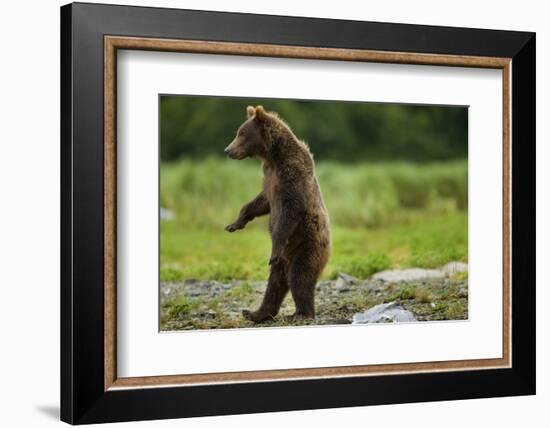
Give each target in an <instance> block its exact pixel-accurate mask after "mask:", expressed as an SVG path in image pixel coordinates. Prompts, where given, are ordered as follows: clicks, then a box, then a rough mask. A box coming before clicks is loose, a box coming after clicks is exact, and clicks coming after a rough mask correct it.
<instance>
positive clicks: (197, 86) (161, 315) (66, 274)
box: [61, 3, 535, 424]
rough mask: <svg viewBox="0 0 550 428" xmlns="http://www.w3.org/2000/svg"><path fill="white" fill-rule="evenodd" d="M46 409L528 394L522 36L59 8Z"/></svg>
mask: <svg viewBox="0 0 550 428" xmlns="http://www.w3.org/2000/svg"><path fill="white" fill-rule="evenodd" d="M61 105H62V111H61V129H62V138H61V165H62V171H61V192H62V193H61V194H62V206H61V213H62V219H61V222H62V227H61V229H62V234H61V244H62V245H61V247H62V264H61V272H62V283H61V339H62V340H61V418H62V420H64V421H66V422H69V423H72V424H84V423H97V422H115V421H129V420H144V419H161V418H177V417H190V416H202V415H223V414H231V413H233V414H235V413H249V412H269V411H282V410H298V409H315V408H327V407H343V406H362V405H373V404H388V403H405V402H417V401H435V400H451V399H464V398H478V397H495V396H509V395H526V394H534V393H535V280H534V276H535V259H534V249H535V222H534V220H535V210H534V207H535V196H534V194H535V184H534V183H535V181H534V179H535V35H534V34H533V33H525V32H510V31H495V30H481V29H465V28H446V27H433V26H429V27H428V26H417V25H406V24H389V23H371V22H354V21H339V20H327V19H311V18H292V17H281V16H266V15H248V14H233V13H219V12H204V11H200V12H199V11H189V10H176V9H156V8H141V7H128V6H112V5H111V6H108V5H92V4H78V3H76V4H70V5H67V6H63V7H62V8H61Z"/></svg>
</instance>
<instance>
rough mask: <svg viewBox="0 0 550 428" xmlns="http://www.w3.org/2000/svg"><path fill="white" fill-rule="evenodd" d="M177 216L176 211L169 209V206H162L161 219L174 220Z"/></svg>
mask: <svg viewBox="0 0 550 428" xmlns="http://www.w3.org/2000/svg"><path fill="white" fill-rule="evenodd" d="M175 218H176V214H175V213H174V211H172V210H169V209H168V208H162V207H161V208H160V219H161V220H174V219H175Z"/></svg>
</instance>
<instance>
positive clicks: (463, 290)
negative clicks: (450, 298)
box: [456, 287, 468, 297]
mask: <svg viewBox="0 0 550 428" xmlns="http://www.w3.org/2000/svg"><path fill="white" fill-rule="evenodd" d="M456 295H457V296H458V297H468V287H460V288H459V290H458V293H457V294H456Z"/></svg>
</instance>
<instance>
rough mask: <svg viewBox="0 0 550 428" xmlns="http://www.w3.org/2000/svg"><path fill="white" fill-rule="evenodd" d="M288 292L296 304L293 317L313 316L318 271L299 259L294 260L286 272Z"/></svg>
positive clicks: (305, 317) (304, 317)
mask: <svg viewBox="0 0 550 428" xmlns="http://www.w3.org/2000/svg"><path fill="white" fill-rule="evenodd" d="M288 274H289V275H288V276H289V277H288V281H289V286H290V292H291V293H292V298H293V299H294V304H295V305H296V313H295V314H294V315H293V316H292V317H291V318H294V319H307V318H315V285H316V284H317V279H318V277H319V272H318V270H317V269H315V268H314V267H312V266H308V264H307V263H303V262H302V261H300V259H297V260H294V261H293V263H292V265H291V266H290V269H289V273H288Z"/></svg>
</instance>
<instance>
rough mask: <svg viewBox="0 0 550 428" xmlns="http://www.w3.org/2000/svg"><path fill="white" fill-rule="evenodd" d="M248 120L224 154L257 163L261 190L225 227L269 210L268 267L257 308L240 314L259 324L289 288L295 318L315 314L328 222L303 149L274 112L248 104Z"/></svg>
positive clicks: (241, 225) (240, 224)
mask: <svg viewBox="0 0 550 428" xmlns="http://www.w3.org/2000/svg"><path fill="white" fill-rule="evenodd" d="M246 113H247V116H248V119H247V120H246V121H245V122H244V123H243V124H242V125H241V127H240V128H239V130H238V131H237V136H236V137H235V139H234V140H233V142H231V144H229V146H227V148H226V149H225V153H226V154H227V155H228V156H229V157H231V158H232V159H238V160H240V159H244V158H247V157H251V156H255V157H258V158H259V159H260V160H261V161H262V168H263V173H264V180H263V189H262V191H261V192H260V194H259V195H258V196H256V197H255V198H254V199H253V200H252V201H250V202H249V203H247V204H246V205H244V206H243V207H242V208H241V211H240V213H239V217H238V218H237V220H236V221H235V222H234V223H232V224H230V225H228V226H226V227H225V230H227V231H228V232H234V231H235V230H238V229H243V228H244V227H245V226H246V224H247V223H248V222H249V221H252V220H253V219H254V218H256V217H259V216H262V215H266V214H270V219H269V232H270V234H271V242H272V249H271V258H270V260H269V264H270V265H271V271H270V274H269V280H268V283H267V289H266V291H265V295H264V298H263V301H262V304H261V306H260V307H259V308H258V309H257V310H256V311H254V312H251V311H249V310H244V311H243V315H244V316H245V317H246V318H248V319H249V320H251V321H253V322H255V323H259V322H262V321H265V320H267V319H271V318H273V317H275V315H277V313H278V312H279V309H280V307H281V304H282V302H283V299H284V298H285V296H286V294H287V292H288V290H289V288H290V292H291V293H292V297H293V298H294V303H295V305H296V312H295V314H294V315H293V318H294V319H297V318H313V317H314V316H315V303H314V296H315V284H316V283H317V279H318V278H319V275H320V274H321V271H322V270H323V268H324V267H325V265H326V263H327V261H328V258H329V255H330V224H329V218H328V214H327V210H326V209H325V205H324V203H323V197H322V195H321V189H320V188H319V183H318V182H317V177H316V176H315V164H314V162H313V156H312V154H311V152H310V151H309V147H308V146H307V145H306V144H305V143H304V142H303V141H300V140H299V139H298V138H296V136H295V135H294V134H293V132H292V131H291V129H290V128H289V127H288V125H287V124H286V123H285V122H283V121H282V120H281V119H280V118H279V117H278V116H277V114H276V113H273V112H266V111H265V110H264V109H263V107H262V106H257V107H256V108H254V107H252V106H249V107H247V109H246Z"/></svg>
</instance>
